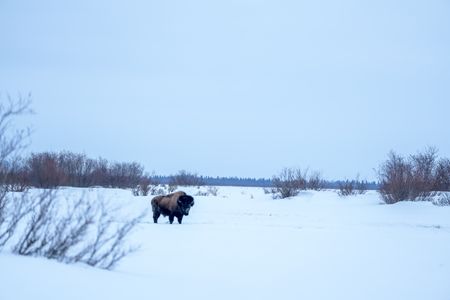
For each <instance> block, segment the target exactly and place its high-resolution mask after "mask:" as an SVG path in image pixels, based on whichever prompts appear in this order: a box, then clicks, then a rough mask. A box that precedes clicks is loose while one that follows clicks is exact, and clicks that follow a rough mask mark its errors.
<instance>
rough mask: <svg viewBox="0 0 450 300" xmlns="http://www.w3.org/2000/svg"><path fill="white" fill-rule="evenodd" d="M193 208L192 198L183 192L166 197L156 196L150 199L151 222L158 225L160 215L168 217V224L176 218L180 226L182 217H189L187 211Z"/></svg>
mask: <svg viewBox="0 0 450 300" xmlns="http://www.w3.org/2000/svg"><path fill="white" fill-rule="evenodd" d="M192 206H194V198H193V197H192V196H189V195H187V194H186V193H185V192H182V191H179V192H175V193H172V194H168V195H163V196H156V197H154V198H153V199H152V210H153V222H155V223H158V218H159V216H160V215H163V216H164V217H167V216H169V222H170V224H172V223H173V220H174V217H177V220H178V223H180V224H181V222H182V220H183V216H187V215H189V210H190V209H191V207H192Z"/></svg>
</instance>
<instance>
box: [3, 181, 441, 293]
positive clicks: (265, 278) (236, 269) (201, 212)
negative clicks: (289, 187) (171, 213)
mask: <svg viewBox="0 0 450 300" xmlns="http://www.w3.org/2000/svg"><path fill="white" fill-rule="evenodd" d="M185 191H187V192H189V193H192V194H193V195H195V194H196V193H197V189H196V188H187V189H185ZM65 193H71V194H77V193H83V190H81V189H65ZM88 195H89V196H92V197H96V196H97V195H100V196H101V197H103V198H104V199H108V201H111V202H118V203H122V204H124V203H126V204H127V206H126V207H127V209H129V210H130V212H139V211H142V210H144V209H146V208H149V206H150V199H151V197H150V196H149V197H133V196H132V195H131V192H130V191H124V190H114V189H96V190H91V191H90V192H89V194H88ZM183 222H184V223H183V224H182V225H178V224H175V223H174V224H172V225H170V224H168V220H167V218H165V219H162V218H160V223H159V224H153V222H152V220H151V213H149V214H148V217H147V218H146V220H145V221H144V222H143V223H142V224H140V225H139V228H138V229H137V230H136V231H135V233H134V234H133V235H132V237H131V238H130V243H133V244H136V243H138V244H141V246H142V247H141V249H140V250H139V251H138V252H135V253H133V254H132V255H130V256H128V257H126V258H125V259H124V260H122V261H121V262H120V263H119V265H118V266H117V267H116V268H115V269H114V270H113V271H104V270H100V269H95V268H91V267H88V266H86V265H80V264H78V265H65V264H61V263H57V262H55V261H49V260H46V259H42V258H30V257H19V256H14V255H11V254H8V253H5V252H3V254H0V299H1V300H20V299H46V300H49V299H65V300H68V299H77V300H78V299H83V300H89V299H96V300H97V299H108V300H115V299H172V298H173V299H196V300H201V299H214V300H215V299H246V300H248V299H283V300H285V299H345V300H349V299H358V300H359V299H377V300H378V299H384V300H386V299H395V300H398V299H408V300H413V299H433V300H437V299H443V300H444V299H447V300H448V299H450V284H449V278H450V207H437V206H433V205H432V204H430V203H418V202H404V203H398V204H395V205H383V204H382V203H381V201H380V199H379V197H378V195H377V194H376V193H375V192H369V193H367V194H366V195H362V196H355V197H347V198H340V197H338V196H337V194H336V193H335V192H334V191H321V192H309V191H308V192H304V193H302V194H301V195H299V196H298V197H294V198H291V199H283V200H281V199H279V200H273V199H272V198H271V197H270V195H265V194H264V193H263V190H262V189H260V188H240V187H219V193H218V195H217V196H195V206H194V207H193V208H192V210H191V214H190V215H189V216H188V217H185V219H183Z"/></svg>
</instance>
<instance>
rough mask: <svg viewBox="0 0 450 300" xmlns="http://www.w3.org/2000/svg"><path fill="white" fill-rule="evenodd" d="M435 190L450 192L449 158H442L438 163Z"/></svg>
mask: <svg viewBox="0 0 450 300" xmlns="http://www.w3.org/2000/svg"><path fill="white" fill-rule="evenodd" d="M434 190H435V191H450V159H448V158H441V159H440V160H439V161H438V163H437V166H436V170H435V180H434Z"/></svg>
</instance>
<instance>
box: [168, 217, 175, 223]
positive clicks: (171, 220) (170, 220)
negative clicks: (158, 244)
mask: <svg viewBox="0 0 450 300" xmlns="http://www.w3.org/2000/svg"><path fill="white" fill-rule="evenodd" d="M173 218H174V215H170V216H169V222H170V224H172V223H173Z"/></svg>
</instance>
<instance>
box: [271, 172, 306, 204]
mask: <svg viewBox="0 0 450 300" xmlns="http://www.w3.org/2000/svg"><path fill="white" fill-rule="evenodd" d="M307 172H308V171H307V170H306V171H302V170H301V169H295V168H284V169H283V170H281V172H280V173H279V174H278V175H275V176H273V178H272V184H273V186H274V187H273V189H272V194H273V198H281V199H283V198H288V197H293V196H296V195H298V193H299V192H300V191H301V190H305V189H306V187H307V180H306V175H307Z"/></svg>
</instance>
